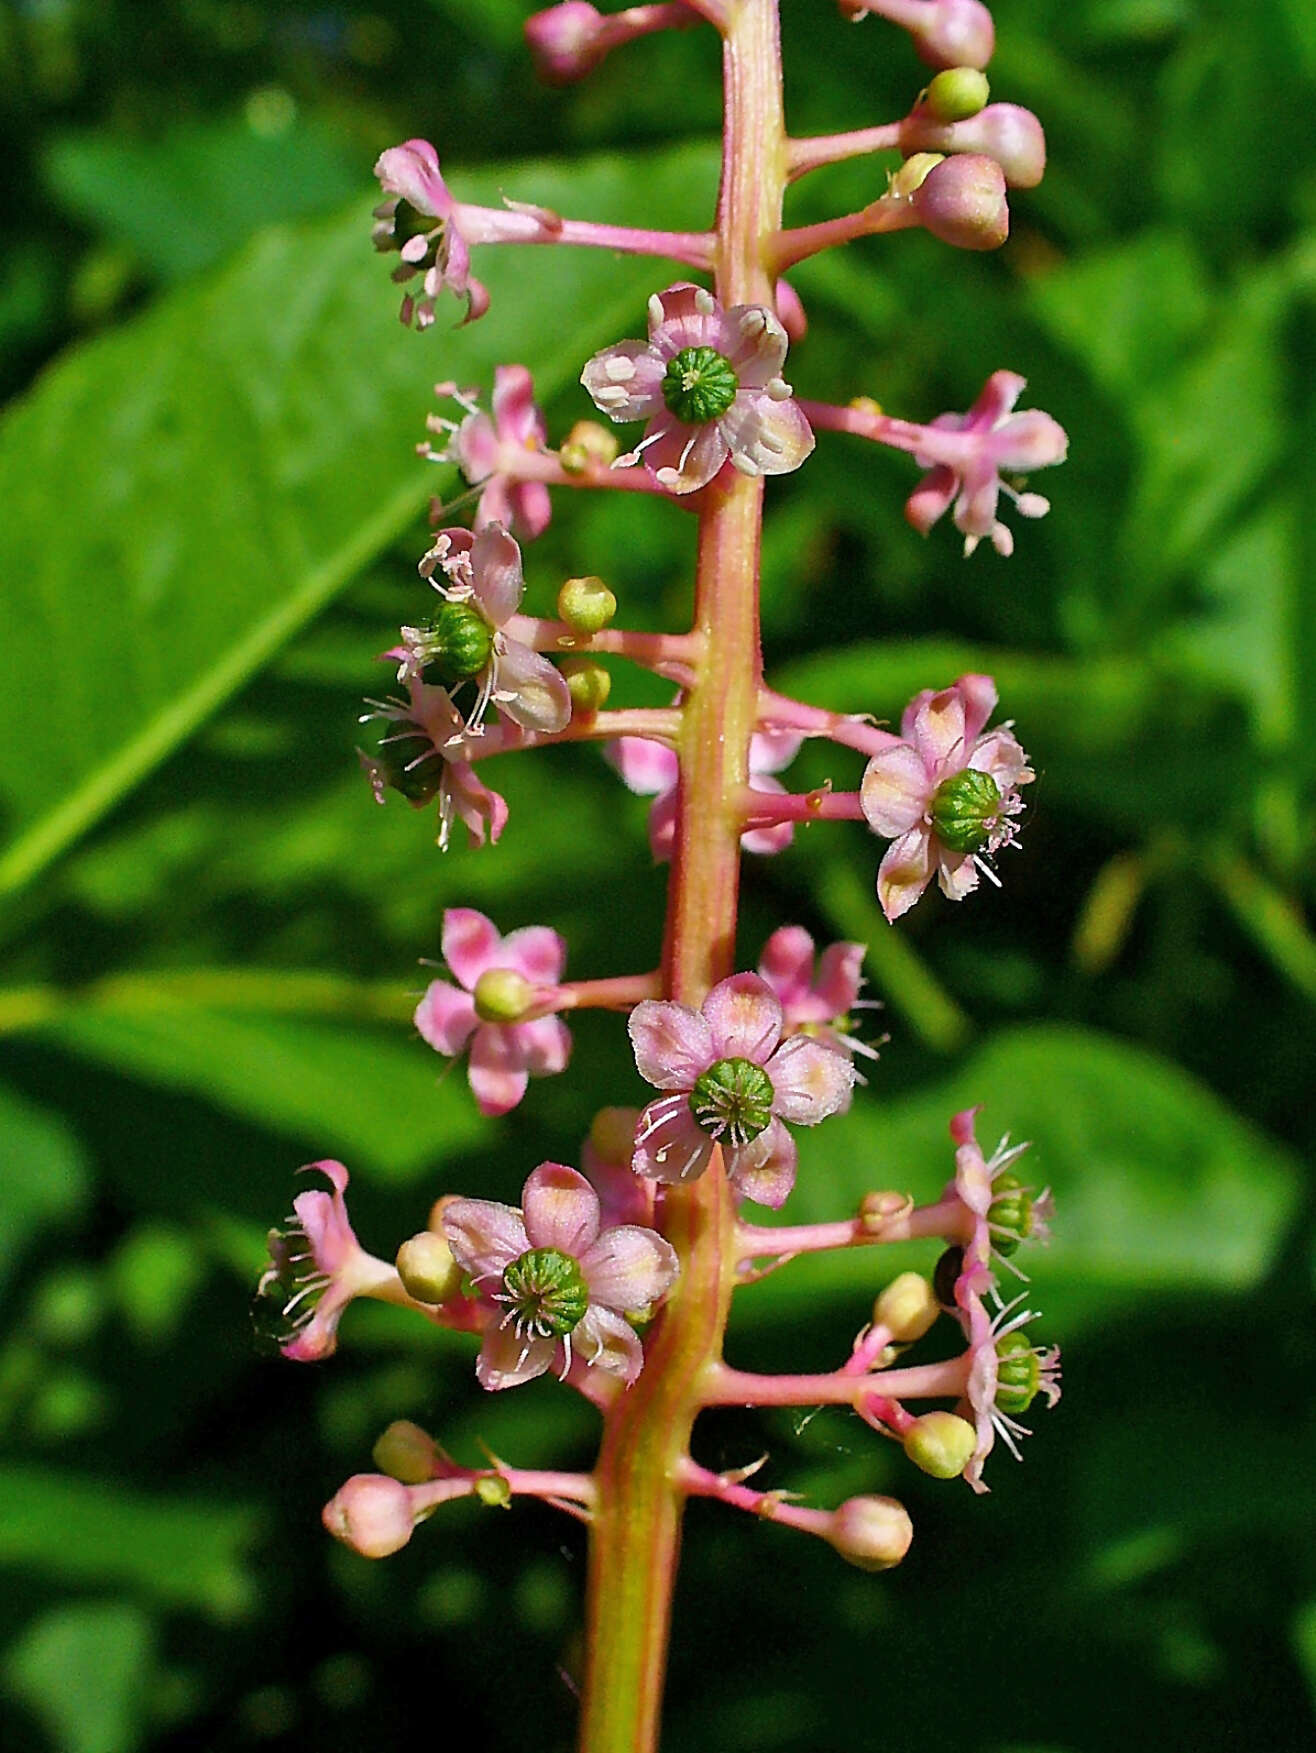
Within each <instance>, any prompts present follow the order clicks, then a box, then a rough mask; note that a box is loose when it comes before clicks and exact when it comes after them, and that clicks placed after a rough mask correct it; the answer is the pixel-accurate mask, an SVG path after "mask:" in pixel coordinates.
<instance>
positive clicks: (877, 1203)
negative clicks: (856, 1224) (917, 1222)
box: [859, 1193, 914, 1236]
mask: <svg viewBox="0 0 1316 1753" xmlns="http://www.w3.org/2000/svg"><path fill="white" fill-rule="evenodd" d="M913 1209H914V1201H913V1200H912V1199H911V1198H910V1196H909V1194H908V1193H865V1194H864V1196H863V1198H862V1199H861V1200H860V1201H859V1221H860V1223H861V1224H862V1225H863V1226H864V1229H865V1230H866V1231H867V1232H868V1234H869V1235H870V1236H875V1235H877V1233H878V1232H879V1231H880V1230H884V1229H885V1228H886V1227H887V1225H888V1224H889V1223H892V1222H894V1221H895V1219H896V1218H898V1217H908V1215H909V1213H910V1212H911V1211H912V1210H913Z"/></svg>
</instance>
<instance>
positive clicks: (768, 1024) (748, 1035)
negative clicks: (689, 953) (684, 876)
mask: <svg viewBox="0 0 1316 1753" xmlns="http://www.w3.org/2000/svg"><path fill="white" fill-rule="evenodd" d="M783 1023H784V1018H783V1015H782V1007H781V1002H780V1000H779V999H778V998H777V996H776V994H775V993H774V992H773V991H772V988H771V987H770V986H768V984H767V983H766V982H765V981H763V980H760V978H759V977H758V975H757V974H733V975H732V977H731V978H730V979H729V980H722V981H719V983H718V984H717V985H716V986H715V987H714V988H713V990H712V991H711V992H710V993H709V995H708V997H707V998H706V999H705V1000H704V1002H703V1004H702V1006H701V1007H700V1009H699V1010H691V1009H690V1007H689V1006H688V1005H684V1004H677V1003H675V1002H673V1001H672V1000H668V999H653V998H650V999H645V1000H644V1001H643V1002H642V1003H640V1004H637V1005H636V1007H635V1009H634V1010H633V1011H632V1012H631V1019H630V1034H631V1043H632V1045H633V1046H634V1048H635V1063H636V1065H637V1067H638V1068H639V1072H640V1076H641V1077H643V1078H645V1079H646V1080H647V1081H648V1082H649V1083H651V1084H653V1085H655V1087H656V1088H658V1089H660V1090H669V1091H671V1092H673V1093H672V1094H670V1095H665V1096H661V1097H659V1099H658V1100H657V1101H656V1102H650V1103H649V1106H648V1107H647V1108H646V1109H645V1110H644V1113H643V1114H642V1115H641V1116H640V1125H639V1128H638V1130H637V1132H636V1135H635V1154H634V1156H633V1158H632V1159H631V1166H632V1167H633V1168H634V1170H635V1171H636V1173H637V1174H640V1175H648V1176H649V1177H650V1179H651V1180H655V1181H667V1182H676V1181H693V1180H696V1179H697V1178H698V1177H699V1176H700V1175H702V1174H703V1172H704V1170H705V1169H706V1168H707V1167H708V1164H709V1161H710V1159H711V1157H712V1154H713V1146H714V1145H715V1144H720V1145H721V1147H722V1153H723V1161H724V1163H725V1165H726V1170H727V1174H728V1176H729V1178H730V1180H731V1183H732V1185H733V1186H734V1187H735V1189H736V1191H737V1193H738V1194H739V1195H740V1196H741V1197H742V1198H744V1199H753V1200H755V1201H756V1202H757V1203H758V1204H760V1205H772V1206H777V1205H781V1204H782V1203H783V1202H784V1201H785V1199H786V1197H787V1195H788V1194H789V1192H790V1190H791V1188H792V1187H793V1186H794V1184H795V1162H796V1152H795V1141H794V1139H793V1138H792V1137H791V1135H790V1133H789V1132H788V1131H787V1129H786V1126H785V1124H784V1123H785V1121H787V1120H789V1121H790V1122H791V1123H792V1124H794V1125H798V1126H816V1125H817V1124H818V1122H819V1121H820V1120H825V1119H826V1118H827V1116H828V1115H829V1114H839V1113H843V1112H844V1111H845V1110H846V1109H847V1108H848V1107H849V1106H850V1092H851V1089H852V1087H853V1085H854V1081H855V1074H854V1068H853V1066H852V1065H851V1064H850V1062H849V1060H848V1059H847V1058H846V1057H845V1056H844V1055H843V1054H840V1053H836V1052H834V1051H833V1050H832V1049H831V1048H830V1047H825V1046H823V1045H822V1043H821V1042H820V1041H814V1040H810V1039H809V1038H808V1037H807V1036H805V1035H791V1036H790V1037H789V1038H788V1039H786V1040H785V1041H783V1040H782V1029H783Z"/></svg>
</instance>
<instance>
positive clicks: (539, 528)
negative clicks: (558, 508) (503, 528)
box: [507, 481, 553, 542]
mask: <svg viewBox="0 0 1316 1753" xmlns="http://www.w3.org/2000/svg"><path fill="white" fill-rule="evenodd" d="M507 498H508V502H509V504H510V506H511V508H512V521H513V523H514V524H515V525H516V527H517V529H518V530H519V531H520V532H521V534H522V536H524V538H525V539H526V541H527V542H533V541H534V539H535V537H536V536H542V535H543V533H544V531H545V530H546V529H547V528H548V526H549V524H550V523H552V521H553V499H552V495H551V494H550V493H549V491H548V488H547V487H546V486H545V485H544V483H543V482H542V481H518V482H517V483H516V484H515V485H514V486H511V487H509V488H508V489H507Z"/></svg>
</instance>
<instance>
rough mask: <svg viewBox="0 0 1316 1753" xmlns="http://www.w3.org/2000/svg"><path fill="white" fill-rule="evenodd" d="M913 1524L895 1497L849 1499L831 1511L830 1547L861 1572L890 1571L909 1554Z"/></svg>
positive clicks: (828, 1535) (828, 1537)
mask: <svg viewBox="0 0 1316 1753" xmlns="http://www.w3.org/2000/svg"><path fill="white" fill-rule="evenodd" d="M913 1538H914V1524H913V1522H911V1521H910V1519H909V1512H908V1510H907V1509H906V1508H905V1506H904V1504H902V1503H898V1502H897V1501H896V1499H895V1498H894V1497H851V1498H847V1499H846V1501H845V1502H844V1503H843V1504H841V1505H840V1507H839V1508H838V1509H836V1510H834V1511H833V1512H832V1518H831V1526H830V1528H829V1529H828V1532H827V1539H828V1542H829V1544H831V1545H832V1546H834V1547H835V1548H836V1550H837V1551H838V1552H839V1553H840V1555H841V1557H842V1558H844V1559H846V1560H847V1561H848V1562H849V1563H850V1564H854V1565H857V1566H858V1567H859V1569H860V1570H890V1569H891V1567H892V1565H894V1564H899V1563H900V1561H901V1559H902V1558H903V1557H904V1556H905V1554H906V1553H907V1552H908V1551H909V1546H910V1542H911V1541H912V1540H913Z"/></svg>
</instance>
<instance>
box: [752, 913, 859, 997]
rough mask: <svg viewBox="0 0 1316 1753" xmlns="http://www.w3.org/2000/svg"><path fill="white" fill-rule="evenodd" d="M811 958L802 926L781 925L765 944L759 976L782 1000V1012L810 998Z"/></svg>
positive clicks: (811, 941) (810, 949)
mask: <svg viewBox="0 0 1316 1753" xmlns="http://www.w3.org/2000/svg"><path fill="white" fill-rule="evenodd" d="M813 954H814V951H813V939H812V938H811V937H810V936H809V934H808V932H807V931H806V930H805V929H804V927H803V926H802V925H783V926H781V927H780V928H779V929H778V930H777V931H774V932H773V934H772V936H771V937H770V938H769V939H768V941H767V943H766V944H764V946H763V954H762V956H761V957H760V958H759V975H760V977H761V978H762V979H764V980H766V981H767V983H768V985H769V986H771V988H772V990H773V991H774V992H775V993H776V995H777V997H778V998H779V999H780V1000H781V1005H782V1009H783V1010H784V1011H790V1009H791V1008H792V1006H794V1005H796V1004H798V1003H799V1002H800V1001H801V999H804V998H806V997H807V996H808V995H809V993H810V990H811V988H812V985H813ZM839 1008H840V1009H841V1010H844V1009H845V1008H846V1007H845V1005H841V1006H840V1007H839ZM830 1014H832V1015H835V1014H836V1012H832V1013H830Z"/></svg>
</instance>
